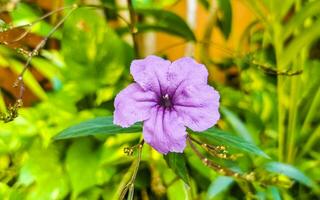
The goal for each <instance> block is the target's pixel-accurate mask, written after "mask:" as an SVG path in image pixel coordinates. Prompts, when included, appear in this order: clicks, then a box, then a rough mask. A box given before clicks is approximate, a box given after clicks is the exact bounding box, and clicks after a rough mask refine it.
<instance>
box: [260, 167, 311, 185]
mask: <svg viewBox="0 0 320 200" xmlns="http://www.w3.org/2000/svg"><path fill="white" fill-rule="evenodd" d="M265 168H266V169H267V170H268V171H270V172H276V173H281V174H284V175H286V176H288V177H290V178H292V179H294V180H296V181H298V182H300V183H302V184H304V185H306V186H309V187H314V186H315V183H314V182H313V181H312V180H311V179H310V178H309V177H307V176H306V175H304V174H303V173H302V172H301V171H300V170H299V169H297V168H295V167H294V166H292V165H288V164H284V163H280V162H269V163H267V164H266V165H265Z"/></svg>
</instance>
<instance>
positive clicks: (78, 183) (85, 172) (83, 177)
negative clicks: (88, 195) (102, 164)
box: [66, 138, 99, 199]
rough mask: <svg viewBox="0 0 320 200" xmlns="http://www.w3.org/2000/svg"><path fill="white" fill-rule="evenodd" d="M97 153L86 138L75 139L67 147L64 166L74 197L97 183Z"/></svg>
mask: <svg viewBox="0 0 320 200" xmlns="http://www.w3.org/2000/svg"><path fill="white" fill-rule="evenodd" d="M98 164H99V160H98V154H97V151H96V150H94V144H93V142H92V141H91V140H89V139H88V138H85V139H83V138H82V139H79V140H76V141H75V142H74V143H73V144H72V145H71V146H70V148H69V149H68V152H67V158H66V168H67V171H68V173H69V176H70V181H71V185H72V188H73V191H72V193H73V194H72V197H73V199H75V198H76V197H77V196H78V195H79V194H80V193H81V192H83V191H84V190H86V189H88V188H90V187H92V186H94V185H96V184H97V171H98V166H99V165H98Z"/></svg>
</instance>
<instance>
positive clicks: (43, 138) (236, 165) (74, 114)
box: [0, 0, 320, 200]
mask: <svg viewBox="0 0 320 200" xmlns="http://www.w3.org/2000/svg"><path fill="white" fill-rule="evenodd" d="M8 2H9V1H7V2H6V3H8ZM97 2H99V5H95V6H93V5H91V7H90V8H88V7H87V6H85V4H81V6H80V7H79V8H75V11H74V12H73V13H72V14H71V15H70V16H69V17H68V18H67V19H66V21H64V23H63V25H62V26H59V28H58V29H57V30H56V31H55V33H54V34H53V35H52V36H51V39H53V40H51V41H47V45H46V46H44V49H42V50H41V51H40V55H38V56H34V57H33V58H32V60H31V65H30V66H31V67H30V69H32V70H31V71H29V70H27V71H26V73H25V74H24V83H25V87H26V89H27V90H28V91H30V92H31V93H32V94H33V95H35V96H36V97H37V100H36V101H35V102H32V103H31V104H30V105H28V106H27V107H23V108H21V109H19V110H18V114H19V115H18V117H17V118H16V119H14V120H13V121H11V122H10V123H2V122H1V123H0V199H4V200H7V199H21V200H24V199H30V200H33V199H44V200H45V199H90V200H91V199H92V200H95V199H108V200H109V199H118V197H119V196H120V194H121V192H122V190H123V188H124V186H126V184H127V183H128V181H130V179H131V177H132V175H133V174H134V172H135V167H136V166H139V169H138V171H137V177H136V179H135V185H134V189H135V190H134V192H133V190H132V188H133V187H132V186H130V187H129V188H131V189H130V195H133V196H131V197H132V198H133V199H143V198H144V197H145V196H146V195H147V196H148V197H149V199H172V200H177V199H239V198H240V197H241V198H242V197H243V198H246V199H252V198H256V199H277V200H278V199H307V200H308V199H317V198H318V197H319V195H320V189H319V186H318V185H319V182H320V178H319V177H320V170H319V160H320V153H319V145H317V144H318V141H319V139H320V126H319V123H318V122H319V121H320V113H319V112H318V111H319V109H320V90H319V82H320V78H319V77H320V68H319V64H320V61H319V58H320V57H319V39H320V34H319V33H320V28H319V27H320V15H319V6H320V2H319V1H311V0H307V1H302V0H297V1H293V0H284V1H282V2H281V4H279V2H278V1H277V0H261V1H255V0H245V1H244V2H245V3H244V5H245V6H247V7H249V8H250V10H251V11H252V12H254V13H255V15H256V16H257V18H256V19H255V21H254V22H252V23H251V24H250V25H249V26H248V27H246V31H245V32H244V33H243V35H242V36H241V42H239V46H238V50H239V52H246V49H247V47H250V52H249V53H248V54H247V55H244V56H240V54H239V56H237V55H238V54H237V53H234V54H233V53H231V54H232V55H229V56H231V57H230V58H229V59H228V61H225V62H224V61H223V60H222V61H220V60H219V61H218V62H216V60H215V57H213V58H210V59H212V60H211V61H212V62H209V63H206V65H207V67H208V68H209V69H211V68H212V64H217V66H218V67H219V66H222V67H220V69H219V71H222V72H225V74H227V75H226V77H227V78H226V79H225V80H226V81H225V82H224V83H216V82H215V83H213V84H214V85H215V88H217V90H218V91H219V93H220V95H221V110H220V111H221V120H220V121H219V124H218V125H217V127H213V128H210V129H208V130H206V131H204V132H202V133H195V132H192V131H191V130H188V132H189V134H190V136H191V137H192V138H193V137H194V139H195V140H196V141H199V143H200V145H198V144H195V145H196V149H197V150H198V151H199V152H198V153H200V154H203V156H204V158H202V157H199V156H198V155H197V154H195V151H194V149H192V148H190V146H189V145H188V147H187V148H186V150H185V151H184V153H183V154H178V153H169V154H167V155H165V156H162V155H160V154H159V153H157V152H156V151H154V150H152V147H150V146H148V144H144V146H143V149H142V154H141V160H140V162H138V160H137V157H138V153H137V146H136V145H137V144H139V141H141V132H142V123H137V124H135V125H133V126H131V127H129V128H125V129H123V128H120V127H118V126H116V125H114V124H113V119H112V117H106V116H111V115H112V113H113V111H114V107H113V101H114V97H115V95H116V94H117V93H118V91H119V90H121V89H123V88H124V87H125V86H126V85H128V84H129V83H130V82H132V78H131V77H130V74H129V66H130V62H131V61H132V60H133V59H134V55H136V54H135V52H134V48H133V46H132V43H131V41H129V40H131V38H129V37H125V35H123V33H128V34H131V33H130V32H131V31H134V32H135V31H137V32H136V33H134V34H140V33H144V32H147V31H148V32H158V31H161V32H165V33H167V34H170V35H173V36H175V37H178V38H180V39H183V40H185V41H191V42H195V45H198V44H200V43H201V42H199V43H197V37H196V35H195V33H194V32H193V31H192V30H191V29H190V27H189V26H188V25H187V23H186V22H185V19H184V18H183V17H181V16H179V15H177V14H176V13H173V12H172V11H169V10H168V9H167V8H168V7H170V6H173V5H176V3H177V4H178V3H179V1H176V0H157V1H149V0H134V1H132V2H133V6H134V10H133V11H134V13H135V14H136V15H138V16H137V18H136V20H137V23H136V24H135V27H133V30H132V29H131V28H132V27H125V28H123V26H124V25H125V26H128V24H126V23H128V19H126V22H124V20H123V19H121V18H120V17H119V15H122V14H123V13H124V12H126V11H127V10H128V9H127V8H126V6H120V5H118V1H113V0H101V1H97ZM233 2H234V1H229V0H228V1H224V0H219V1H218V2H217V3H218V8H217V9H218V10H217V16H216V17H217V20H216V21H215V20H213V23H215V24H209V26H212V27H216V28H219V29H220V30H221V32H222V33H223V36H224V38H225V39H226V40H227V39H228V38H229V37H230V36H231V35H236V34H239V33H238V32H236V31H237V30H235V29H233V27H232V24H234V23H237V21H238V20H241V19H235V18H234V17H233V16H235V15H234V13H232V12H233V10H232V6H233ZM73 3H76V1H74V0H66V1H65V4H66V5H72V4H73ZM198 3H199V4H200V3H201V4H202V5H203V6H204V7H205V9H206V10H207V11H210V9H212V8H213V7H212V6H215V5H213V4H212V3H211V2H210V1H206V0H199V1H198ZM70 8H71V7H69V8H66V9H65V10H63V11H62V12H57V13H55V14H53V15H51V16H49V17H48V18H46V19H41V20H39V22H37V20H38V19H40V17H41V16H42V15H43V14H44V13H46V12H48V11H43V10H42V9H40V8H38V7H37V6H36V5H35V4H34V3H25V2H20V3H18V4H17V7H16V8H15V9H13V11H12V12H9V16H10V17H11V18H12V24H11V23H6V22H5V20H0V28H1V31H0V32H1V34H7V35H10V36H11V32H7V31H12V30H11V29H12V26H20V25H24V24H26V23H27V24H29V23H34V22H37V23H35V24H34V25H33V26H32V27H30V31H31V33H32V34H35V35H37V36H47V35H48V34H49V32H50V31H51V30H52V28H53V27H54V25H56V24H57V22H58V21H59V19H61V17H63V16H66V13H68V11H69V10H70ZM1 9H3V8H2V7H1ZM56 20H58V21H56ZM200 20H203V19H200ZM129 21H130V20H129ZM52 22H54V24H53V23H52ZM129 23H130V22H129ZM25 30H27V31H29V27H25ZM0 36H1V37H0V39H1V41H2V40H4V39H5V38H6V37H5V36H6V35H4V36H3V35H0ZM2 36H3V37H2ZM143 36H144V35H143V34H141V35H139V37H141V38H142V37H143ZM141 38H140V39H141ZM2 42H4V41H2ZM7 42H10V41H7ZM20 42H21V44H23V45H22V46H23V47H22V48H26V49H25V50H30V49H28V48H27V47H25V45H26V44H24V42H26V41H25V40H23V41H17V43H18V44H20ZM205 42H208V43H210V41H202V43H205ZM246 42H248V45H245V43H246ZM52 44H58V45H53V46H54V48H56V49H55V50H54V49H52ZM33 45H34V44H33ZM170 45H171V44H168V46H170ZM200 45H201V44H200ZM56 46H57V47H56ZM209 46H210V48H211V49H214V48H215V46H214V45H211V44H210V45H209ZM30 48H31V47H30ZM142 49H143V48H142ZM217 49H218V48H217ZM22 50H23V49H20V47H19V48H18V49H14V50H12V49H10V48H7V47H5V46H1V47H0V67H1V70H4V71H11V72H13V73H14V74H15V75H16V76H18V74H19V73H21V71H22V70H23V67H24V64H25V62H26V57H25V56H26V55H27V53H28V52H23V51H22ZM22 54H23V55H22ZM244 54H245V53H244ZM194 55H197V52H195V54H194ZM207 55H211V54H207ZM164 56H167V55H164ZM217 60H218V59H217ZM200 62H202V61H201V60H200ZM203 62H205V61H203ZM234 63H245V64H246V67H241V66H238V65H236V66H238V68H237V69H238V72H236V73H233V74H232V75H230V74H229V73H230V71H228V70H229V69H233V68H234ZM217 66H214V67H217ZM299 70H300V71H302V73H300V74H297V75H290V73H289V72H294V71H299ZM34 71H36V72H37V73H32V72H34ZM209 71H211V70H209ZM229 75H230V77H229ZM214 76H216V74H214ZM39 77H41V78H43V79H45V80H41V81H38V79H39ZM2 79H6V77H1V81H2ZM46 82H48V83H46ZM212 82H213V81H212V80H210V83H212ZM44 83H45V84H44ZM12 84H13V83H12ZM47 85H49V86H50V87H47ZM44 86H45V87H44ZM48 88H50V89H48ZM17 90H19V88H17ZM15 95H16V94H14V95H13V94H10V91H7V88H1V89H0V111H1V113H0V114H1V116H5V114H6V113H8V112H9V111H10V109H8V108H10V106H9V103H11V104H12V102H14V98H13V97H14V96H15ZM11 100H12V101H11ZM11 107H12V106H11ZM13 114H17V113H13ZM13 118H14V117H13ZM85 136H90V137H85ZM204 144H205V145H204ZM208 145H211V146H210V148H213V147H216V148H218V147H220V146H223V147H225V148H226V149H227V151H228V154H231V155H234V156H235V157H237V156H238V155H239V154H240V156H239V157H237V159H236V160H234V159H230V158H229V157H227V159H225V158H224V157H223V156H221V157H219V156H217V154H219V153H221V152H218V153H217V152H215V153H216V154H213V153H212V151H208V150H207V149H206V148H208ZM130 147H132V148H130ZM124 150H125V153H124ZM211 150H212V149H211ZM215 150H216V149H215ZM222 155H225V154H223V153H222ZM206 159H210V160H212V161H213V162H214V163H215V164H217V165H219V166H221V167H222V169H230V170H233V171H234V172H239V173H240V172H241V173H243V174H246V175H248V177H249V178H248V179H250V173H251V172H252V173H253V174H255V175H256V176H257V177H256V178H257V179H258V180H264V181H265V183H266V182H268V181H269V183H270V182H272V181H273V182H272V183H273V184H271V185H269V184H261V183H259V182H258V181H257V180H256V181H252V182H250V181H243V180H239V179H238V178H237V177H236V176H231V177H228V176H222V175H225V174H222V173H221V171H219V170H216V171H215V170H212V169H211V168H209V167H208V166H206V165H205V164H208V163H207V162H206V161H207V160H206ZM138 163H139V164H138ZM222 171H223V170H222ZM288 178H290V179H292V180H293V181H294V184H293V185H292V186H291V187H288V186H290V184H286V183H291V181H290V180H289V179H288ZM128 198H130V197H128Z"/></svg>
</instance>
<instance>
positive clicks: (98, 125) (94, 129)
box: [54, 117, 142, 140]
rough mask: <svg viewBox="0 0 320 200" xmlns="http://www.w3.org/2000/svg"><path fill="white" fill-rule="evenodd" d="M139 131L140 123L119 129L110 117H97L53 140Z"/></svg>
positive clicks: (71, 128)
mask: <svg viewBox="0 0 320 200" xmlns="http://www.w3.org/2000/svg"><path fill="white" fill-rule="evenodd" d="M141 130H142V128H141V124H140V123H138V124H135V125H132V126H131V127H129V128H121V127H120V126H117V125H114V124H113V118H112V117H98V118H95V119H91V120H88V121H85V122H82V123H80V124H77V125H75V126H72V127H70V128H67V129H65V130H63V131H62V132H60V133H59V134H58V135H57V136H56V137H55V138H54V139H56V140H61V139H68V138H76V137H83V136H89V135H101V134H107V135H112V134H118V133H136V132H140V131H141Z"/></svg>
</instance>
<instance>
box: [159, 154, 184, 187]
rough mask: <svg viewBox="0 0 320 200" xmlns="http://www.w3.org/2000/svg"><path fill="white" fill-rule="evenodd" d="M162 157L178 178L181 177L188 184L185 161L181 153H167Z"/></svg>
mask: <svg viewBox="0 0 320 200" xmlns="http://www.w3.org/2000/svg"><path fill="white" fill-rule="evenodd" d="M164 159H165V160H166V162H167V164H168V166H169V167H170V168H171V169H172V170H173V171H174V172H175V173H176V174H177V175H178V176H179V178H181V179H182V180H183V181H184V182H185V183H186V184H190V183H189V176H188V170H187V167H186V161H185V159H184V157H183V154H182V153H173V152H172V153H168V154H167V155H164Z"/></svg>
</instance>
